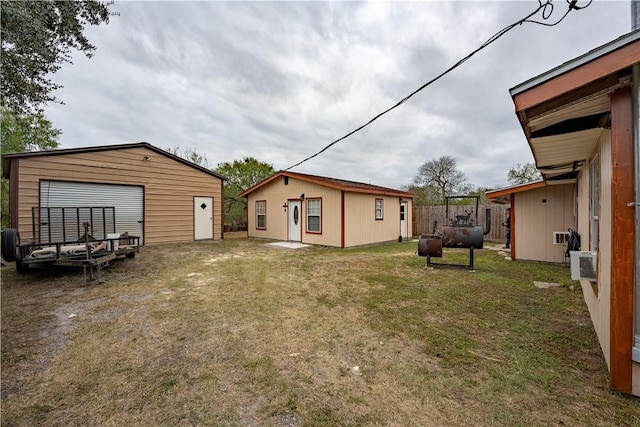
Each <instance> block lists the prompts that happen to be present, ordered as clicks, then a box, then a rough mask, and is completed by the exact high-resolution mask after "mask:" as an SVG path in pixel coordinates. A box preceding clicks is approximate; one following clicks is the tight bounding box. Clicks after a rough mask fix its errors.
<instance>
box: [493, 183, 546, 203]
mask: <svg viewBox="0 0 640 427" xmlns="http://www.w3.org/2000/svg"><path fill="white" fill-rule="evenodd" d="M546 185H547V183H546V182H544V181H534V182H528V183H526V184H520V185H514V186H512V187H506V188H499V189H497V190H492V191H487V192H486V195H487V198H488V199H497V198H499V197H504V196H507V195H510V194H515V193H521V192H523V191H529V190H534V189H536V188H541V187H545V186H546Z"/></svg>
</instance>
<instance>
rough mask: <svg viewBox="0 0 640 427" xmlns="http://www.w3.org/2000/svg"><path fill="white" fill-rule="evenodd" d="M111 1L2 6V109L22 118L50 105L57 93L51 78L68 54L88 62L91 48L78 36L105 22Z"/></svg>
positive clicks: (32, 2) (87, 41) (4, 4)
mask: <svg viewBox="0 0 640 427" xmlns="http://www.w3.org/2000/svg"><path fill="white" fill-rule="evenodd" d="M111 4H113V2H108V3H105V2H100V1H94V0H86V1H51V0H49V1H33V0H27V1H2V2H0V38H1V39H2V67H1V68H0V79H1V83H0V95H1V97H2V105H3V106H4V107H8V108H10V109H12V110H14V111H15V112H16V113H19V114H25V113H29V112H34V111H42V105H44V104H46V103H48V102H52V101H55V100H56V98H55V97H54V96H53V95H52V92H53V91H54V90H55V89H58V88H60V87H61V86H60V85H59V84H56V83H54V82H53V81H52V80H51V79H50V76H51V75H52V74H53V73H55V72H56V71H57V70H58V69H60V67H61V65H62V64H63V63H67V62H69V63H70V62H71V54H72V51H74V50H77V51H80V52H83V53H84V54H85V55H86V56H87V57H91V56H92V55H93V52H94V50H95V46H93V45H92V44H91V43H89V40H88V39H87V38H86V37H85V36H84V34H83V31H84V28H85V26H86V25H99V24H101V23H103V22H104V23H108V22H109V16H110V12H109V6H110V5H111Z"/></svg>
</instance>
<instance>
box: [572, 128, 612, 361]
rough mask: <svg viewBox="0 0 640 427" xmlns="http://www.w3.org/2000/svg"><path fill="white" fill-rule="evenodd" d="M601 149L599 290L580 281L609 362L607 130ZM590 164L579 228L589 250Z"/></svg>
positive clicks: (581, 184)
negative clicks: (605, 257)
mask: <svg viewBox="0 0 640 427" xmlns="http://www.w3.org/2000/svg"><path fill="white" fill-rule="evenodd" d="M599 153H600V168H601V172H600V175H601V178H600V206H601V208H600V220H599V225H600V227H599V228H600V232H599V251H598V273H597V274H598V283H597V292H596V290H595V288H594V286H592V284H591V283H590V282H587V281H581V282H580V284H581V286H582V293H583V294H584V300H585V302H586V304H587V307H588V308H589V314H590V315H591V321H592V322H593V327H594V329H595V331H596V335H597V336H598V341H599V342H600V347H601V348H602V352H603V354H604V358H605V361H606V362H607V366H608V365H609V364H610V354H609V353H610V341H611V333H610V322H611V309H610V307H611V305H610V304H611V280H610V279H611V268H610V265H611V259H610V258H608V259H603V254H611V168H612V165H611V139H610V134H609V132H605V134H604V135H603V138H602V140H601V141H600V145H599ZM589 181H590V177H589V164H588V162H587V163H586V164H585V165H584V168H583V169H582V172H581V174H580V177H579V179H578V232H579V234H580V238H581V250H583V251H587V250H590V249H591V248H590V247H589V244H590V243H589V242H590V234H589V233H590V228H591V225H590V218H589V186H590V184H589Z"/></svg>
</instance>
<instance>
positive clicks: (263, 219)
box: [256, 200, 267, 230]
mask: <svg viewBox="0 0 640 427" xmlns="http://www.w3.org/2000/svg"><path fill="white" fill-rule="evenodd" d="M256 228H258V229H260V230H266V228H267V201H266V200H258V201H256Z"/></svg>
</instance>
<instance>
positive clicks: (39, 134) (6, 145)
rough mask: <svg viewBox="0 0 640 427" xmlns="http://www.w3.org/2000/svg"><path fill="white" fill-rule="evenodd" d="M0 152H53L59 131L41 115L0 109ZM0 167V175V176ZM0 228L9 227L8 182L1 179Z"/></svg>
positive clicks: (56, 144) (56, 145)
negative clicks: (0, 207)
mask: <svg viewBox="0 0 640 427" xmlns="http://www.w3.org/2000/svg"><path fill="white" fill-rule="evenodd" d="M0 112H1V114H2V117H1V122H0V151H2V153H3V154H5V153H13V152H23V151H38V150H53V149H55V148H57V147H58V137H59V136H60V133H61V132H60V131H59V130H58V129H54V128H53V127H52V126H51V122H50V121H49V120H47V119H46V118H45V117H44V115H42V114H41V113H37V114H29V115H22V116H20V115H17V114H15V113H13V112H12V111H11V110H9V109H6V108H2V109H1V111H0ZM1 171H2V169H1V166H0V174H1ZM1 191H2V195H1V198H2V226H3V227H6V226H8V225H9V180H7V179H5V178H4V176H3V177H2V189H1Z"/></svg>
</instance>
